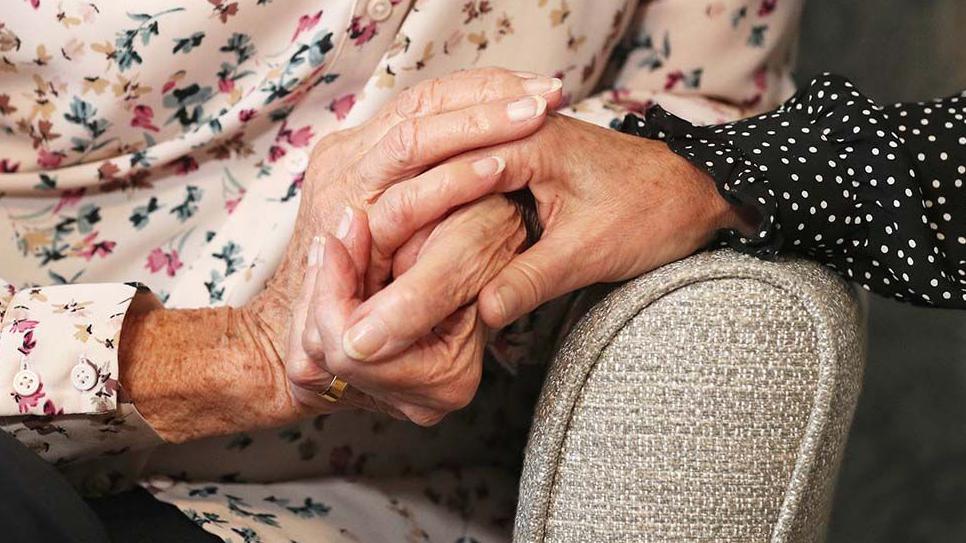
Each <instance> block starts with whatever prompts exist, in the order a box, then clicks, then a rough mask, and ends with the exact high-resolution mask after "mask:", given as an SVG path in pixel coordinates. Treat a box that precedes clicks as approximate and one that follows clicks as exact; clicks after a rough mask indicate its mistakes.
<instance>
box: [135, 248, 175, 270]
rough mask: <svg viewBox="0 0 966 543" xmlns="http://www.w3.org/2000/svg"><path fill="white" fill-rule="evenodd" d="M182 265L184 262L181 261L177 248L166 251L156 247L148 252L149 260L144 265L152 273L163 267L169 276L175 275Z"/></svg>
mask: <svg viewBox="0 0 966 543" xmlns="http://www.w3.org/2000/svg"><path fill="white" fill-rule="evenodd" d="M182 266H184V264H183V263H182V262H181V258H179V257H178V251H177V250H172V251H171V252H170V253H165V252H164V251H162V250H161V249H160V248H156V249H154V250H153V251H151V253H150V254H148V261H147V263H146V264H145V265H144V267H145V268H147V269H148V270H150V271H151V273H157V272H159V271H160V270H162V269H163V270H165V273H166V274H167V275H168V277H174V276H175V274H176V273H178V270H179V269H180V268H181V267H182Z"/></svg>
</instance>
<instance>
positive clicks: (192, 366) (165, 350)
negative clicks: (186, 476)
mask: <svg viewBox="0 0 966 543" xmlns="http://www.w3.org/2000/svg"><path fill="white" fill-rule="evenodd" d="M259 336H260V332H259V331H258V325H257V324H256V322H255V320H254V319H253V317H252V316H251V315H250V314H249V310H247V309H233V308H227V307H225V308H217V309H200V310H166V309H152V310H149V311H144V312H140V313H137V314H133V315H130V316H129V317H128V318H126V319H125V323H124V327H123V331H122V337H121V344H120V348H119V351H120V353H119V356H120V374H121V376H120V377H121V385H122V388H123V389H124V390H125V391H126V393H127V394H128V396H129V397H130V399H131V400H132V401H133V402H134V405H135V407H137V409H138V411H139V413H140V414H141V416H143V417H144V419H145V420H146V421H147V422H148V424H149V425H151V427H152V428H153V429H154V430H155V432H157V433H158V435H160V436H161V437H162V438H163V439H165V440H166V441H171V442H183V441H188V440H190V439H196V438H201V437H206V436H211V435H220V434H226V433H231V432H235V431H240V430H249V429H254V428H260V427H267V426H272V425H275V424H280V423H282V422H289V421H291V420H293V418H294V416H293V413H294V412H295V410H294V409H292V406H291V400H290V398H289V394H288V389H287V381H286V380H285V378H284V373H285V372H284V367H282V365H281V362H280V361H278V360H276V359H275V358H274V356H273V354H272V353H273V351H272V350H271V349H270V348H266V347H267V346H266V345H265V343H264V340H263V339H262V338H261V337H259ZM253 399H257V401H253Z"/></svg>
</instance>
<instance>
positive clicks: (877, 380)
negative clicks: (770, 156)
mask: <svg viewBox="0 0 966 543" xmlns="http://www.w3.org/2000/svg"><path fill="white" fill-rule="evenodd" d="M799 58H800V62H799V74H798V75H799V78H798V79H799V81H800V82H802V81H806V80H807V79H808V78H809V77H810V76H812V75H814V74H816V73H819V72H822V71H833V72H837V73H840V74H843V75H846V76H848V77H850V78H852V79H853V81H855V82H856V84H857V85H858V86H859V88H860V89H862V90H864V91H865V92H867V93H869V94H870V95H871V96H873V97H874V98H876V99H878V100H881V101H883V102H887V101H910V100H919V99H926V98H934V97H938V96H945V95H948V94H952V93H954V92H958V91H961V90H964V89H966V0H808V2H807V5H806V8H805V21H804V27H803V29H802V43H801V52H800V57H799ZM865 541H875V542H903V543H906V542H917V541H929V542H958V541H966V312H952V311H936V310H924V309H917V308H912V307H908V306H903V305H900V304H897V303H894V302H890V301H886V300H882V299H879V298H873V299H872V300H871V311H870V316H869V360H868V366H867V369H866V377H865V389H864V391H863V394H862V398H861V400H860V401H859V407H858V410H857V413H856V418H855V423H854V425H853V428H852V435H851V437H850V439H849V444H848V447H847V450H846V456H845V462H844V464H843V466H842V474H841V477H840V479H839V487H838V493H837V496H836V500H835V506H834V508H833V513H832V526H831V532H830V534H829V542H830V543H858V542H865Z"/></svg>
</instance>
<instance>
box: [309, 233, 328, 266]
mask: <svg viewBox="0 0 966 543" xmlns="http://www.w3.org/2000/svg"><path fill="white" fill-rule="evenodd" d="M323 243H325V241H324V240H323V239H322V238H320V237H319V236H315V237H314V238H312V243H311V244H310V245H309V266H318V265H319V263H320V261H321V260H322V244H323Z"/></svg>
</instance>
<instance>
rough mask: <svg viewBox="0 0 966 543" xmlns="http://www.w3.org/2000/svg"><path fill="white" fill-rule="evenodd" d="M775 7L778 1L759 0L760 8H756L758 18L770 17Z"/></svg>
mask: <svg viewBox="0 0 966 543" xmlns="http://www.w3.org/2000/svg"><path fill="white" fill-rule="evenodd" d="M777 5H778V0H761V6H759V7H758V16H759V17H764V16H766V15H771V13H772V12H773V11H775V7H776V6H777Z"/></svg>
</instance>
